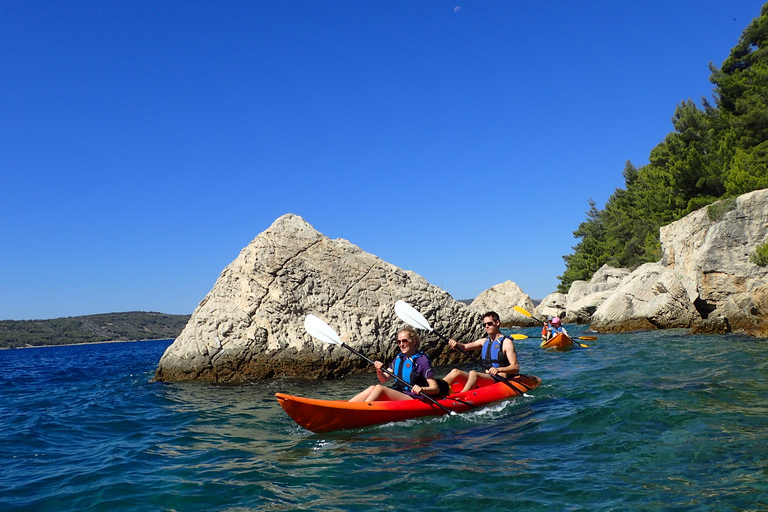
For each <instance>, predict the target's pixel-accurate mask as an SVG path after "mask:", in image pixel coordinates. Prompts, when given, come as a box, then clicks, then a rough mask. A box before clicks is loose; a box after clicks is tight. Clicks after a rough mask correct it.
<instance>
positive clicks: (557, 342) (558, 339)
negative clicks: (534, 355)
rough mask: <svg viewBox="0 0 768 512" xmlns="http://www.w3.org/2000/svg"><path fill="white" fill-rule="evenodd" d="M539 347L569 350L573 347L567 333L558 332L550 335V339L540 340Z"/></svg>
mask: <svg viewBox="0 0 768 512" xmlns="http://www.w3.org/2000/svg"><path fill="white" fill-rule="evenodd" d="M541 348H545V349H547V350H571V349H572V348H573V340H572V339H571V338H570V336H568V335H567V334H563V333H562V332H560V333H557V334H555V335H554V336H552V338H551V339H548V340H544V341H542V342H541Z"/></svg>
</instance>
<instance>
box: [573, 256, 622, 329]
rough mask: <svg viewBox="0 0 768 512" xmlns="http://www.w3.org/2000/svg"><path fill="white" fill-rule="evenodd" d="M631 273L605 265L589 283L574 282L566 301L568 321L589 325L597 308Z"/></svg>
mask: <svg viewBox="0 0 768 512" xmlns="http://www.w3.org/2000/svg"><path fill="white" fill-rule="evenodd" d="M629 272H630V271H629V270H627V269H625V268H614V267H611V266H610V265H603V266H602V267H601V268H600V269H598V271H597V272H595V273H594V275H593V276H592V279H590V280H589V281H574V282H573V283H572V284H571V288H570V290H569V291H568V300H567V301H566V307H565V311H566V319H567V321H568V322H573V323H579V324H586V323H589V322H590V321H591V319H592V315H593V314H594V313H595V311H597V308H598V307H599V306H600V305H601V304H602V303H603V302H605V301H606V300H607V299H608V298H609V297H610V296H611V295H612V294H613V292H614V291H615V290H616V288H618V287H619V284H621V282H622V280H624V278H626V277H627V276H628V275H629Z"/></svg>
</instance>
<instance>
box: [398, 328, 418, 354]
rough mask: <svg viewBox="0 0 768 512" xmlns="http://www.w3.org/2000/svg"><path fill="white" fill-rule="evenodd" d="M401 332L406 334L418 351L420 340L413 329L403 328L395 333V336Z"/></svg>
mask: <svg viewBox="0 0 768 512" xmlns="http://www.w3.org/2000/svg"><path fill="white" fill-rule="evenodd" d="M401 332H405V333H408V338H409V339H410V340H411V342H412V343H413V345H414V347H415V348H416V350H418V349H419V345H421V338H419V335H418V333H417V332H416V330H415V329H414V328H413V327H403V328H402V329H400V330H399V331H397V335H398V336H400V333H401Z"/></svg>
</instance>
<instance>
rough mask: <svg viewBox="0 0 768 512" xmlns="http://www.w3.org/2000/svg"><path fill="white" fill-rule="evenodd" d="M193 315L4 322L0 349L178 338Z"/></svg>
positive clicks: (111, 315) (137, 314)
mask: <svg viewBox="0 0 768 512" xmlns="http://www.w3.org/2000/svg"><path fill="white" fill-rule="evenodd" d="M187 321H189V315H164V314H162V313H147V312H129V313H108V314H103V315H88V316H76V317H68V318H55V319H53V320H3V321H0V348H19V347H28V346H45V345H70V344H79V343H97V342H102V341H130V340H149V339H167V338H176V337H177V336H178V335H179V334H180V333H181V331H182V329H184V326H185V325H186V324H187Z"/></svg>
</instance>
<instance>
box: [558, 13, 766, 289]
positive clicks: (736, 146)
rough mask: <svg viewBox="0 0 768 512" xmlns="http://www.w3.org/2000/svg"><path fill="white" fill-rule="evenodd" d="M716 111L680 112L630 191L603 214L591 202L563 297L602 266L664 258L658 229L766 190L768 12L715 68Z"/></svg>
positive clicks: (684, 106) (687, 105) (713, 214)
mask: <svg viewBox="0 0 768 512" xmlns="http://www.w3.org/2000/svg"><path fill="white" fill-rule="evenodd" d="M710 70H711V71H712V74H711V76H710V81H711V82H712V83H713V84H714V85H715V89H714V96H715V105H714V106H713V105H711V104H710V103H709V102H708V101H707V100H706V99H702V108H699V107H697V106H696V104H695V103H694V102H693V101H691V100H688V101H683V102H682V103H680V104H678V105H677V107H676V109H675V112H674V116H673V117H672V125H673V128H674V131H673V132H672V133H670V134H669V135H667V136H666V137H665V138H664V140H663V141H662V142H661V143H659V144H658V145H657V146H656V147H655V148H653V150H652V151H651V154H650V157H649V163H648V165H645V166H643V167H640V168H636V167H635V166H633V165H632V164H631V163H629V162H627V164H626V166H625V168H624V173H623V174H624V181H625V189H617V190H616V192H615V193H614V194H613V195H612V196H611V197H610V198H609V199H608V201H607V202H606V205H605V208H604V209H602V210H600V209H598V208H597V207H596V205H595V203H594V201H592V200H590V201H589V205H590V208H589V211H588V212H587V219H586V220H585V221H584V222H582V223H581V224H580V225H579V228H578V229H577V230H576V231H574V233H573V234H574V237H575V238H578V239H580V241H579V242H578V243H577V244H576V245H575V246H574V247H573V250H574V252H573V253H572V254H569V255H566V256H563V259H564V260H565V263H566V269H565V272H564V273H563V275H562V276H559V279H560V284H559V286H558V291H559V292H562V293H565V292H567V291H568V289H569V288H570V285H571V283H573V281H576V280H587V279H589V278H591V276H592V274H594V272H595V271H596V270H597V269H599V268H600V267H601V266H602V265H604V264H609V265H612V266H618V267H625V268H630V269H631V268H635V267H637V266H639V265H641V264H643V263H646V262H651V261H658V260H659V258H660V257H661V244H660V242H659V228H660V227H661V226H664V225H666V224H669V223H670V222H673V221H676V220H678V219H680V218H682V217H684V216H685V215H687V214H689V213H691V212H692V211H694V210H697V209H699V208H702V207H704V206H707V205H711V204H712V203H715V202H716V201H719V200H722V199H730V200H729V201H722V202H719V203H717V204H714V205H712V206H710V207H709V208H708V214H709V215H710V218H711V219H713V220H717V219H720V218H722V215H723V214H724V213H725V212H727V211H728V210H729V209H732V208H733V207H735V201H734V200H733V198H734V197H735V196H737V195H740V194H744V193H746V192H750V191H752V190H758V189H762V188H768V4H765V5H764V6H763V7H762V9H761V12H760V16H759V17H758V18H755V19H754V20H753V21H752V22H751V23H750V24H749V26H748V27H747V28H746V29H745V30H744V32H743V33H742V36H741V38H740V39H739V41H738V43H737V44H736V46H734V48H733V49H732V50H731V52H730V54H729V56H728V58H727V59H726V60H725V61H724V62H723V64H722V66H721V67H720V69H716V68H715V67H714V66H712V65H710Z"/></svg>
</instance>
